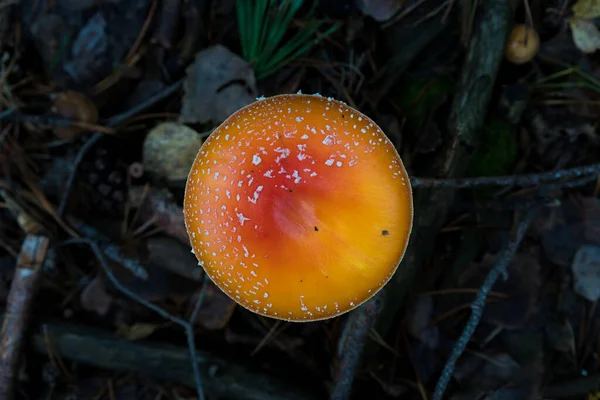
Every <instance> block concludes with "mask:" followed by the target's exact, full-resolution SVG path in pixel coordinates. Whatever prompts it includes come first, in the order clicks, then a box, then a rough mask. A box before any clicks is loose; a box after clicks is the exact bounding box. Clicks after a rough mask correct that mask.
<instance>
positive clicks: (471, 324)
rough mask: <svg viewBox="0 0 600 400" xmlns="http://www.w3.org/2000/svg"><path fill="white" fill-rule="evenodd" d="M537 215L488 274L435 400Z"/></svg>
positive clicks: (522, 225)
mask: <svg viewBox="0 0 600 400" xmlns="http://www.w3.org/2000/svg"><path fill="white" fill-rule="evenodd" d="M535 215H536V212H535V211H529V212H527V214H526V215H525V217H524V218H523V219H522V220H521V222H519V224H518V226H517V230H516V233H515V235H514V238H513V239H512V240H511V241H510V243H509V244H508V247H507V248H506V250H505V251H504V252H503V253H502V255H501V256H500V259H499V261H498V262H497V263H496V265H494V267H493V268H492V269H491V270H490V272H488V274H487V276H486V278H485V280H484V282H483V284H482V285H481V287H480V288H479V291H478V292H477V296H476V297H475V300H474V301H473V303H472V304H471V317H470V318H469V321H468V322H467V324H466V325H465V328H464V330H463V332H462V333H461V335H460V337H459V338H458V340H457V341H456V344H455V346H454V348H453V349H452V353H451V355H450V358H449V359H448V361H447V362H446V365H445V366H444V369H443V371H442V374H441V375H440V379H439V380H438V382H437V385H436V387H435V392H434V393H433V400H441V399H442V396H443V395H444V391H445V390H446V386H448V383H449V382H450V378H451V377H452V373H453V372H454V368H455V366H456V362H457V361H458V359H459V358H460V356H461V355H462V353H463V352H464V351H465V348H466V347H467V344H468V343H469V341H470V340H471V336H473V333H474V332H475V329H477V326H479V321H480V319H481V316H482V314H483V308H484V307H485V301H486V299H487V296H488V294H489V293H490V291H491V290H492V287H493V286H494V284H495V283H496V281H497V280H498V277H499V276H500V275H503V276H504V277H505V279H506V276H507V275H508V272H507V267H508V265H509V264H510V262H511V261H512V259H513V258H514V256H515V253H516V252H517V249H518V248H519V245H520V244H521V241H522V240H523V238H524V237H525V233H526V232H527V229H528V228H529V225H530V224H531V222H532V221H533V218H534V216H535Z"/></svg>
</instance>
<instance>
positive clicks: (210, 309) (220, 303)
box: [191, 281, 236, 330]
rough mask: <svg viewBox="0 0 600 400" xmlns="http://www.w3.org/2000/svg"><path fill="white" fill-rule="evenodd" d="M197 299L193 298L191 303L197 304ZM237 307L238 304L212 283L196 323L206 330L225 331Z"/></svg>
mask: <svg viewBox="0 0 600 400" xmlns="http://www.w3.org/2000/svg"><path fill="white" fill-rule="evenodd" d="M196 298H197V296H193V297H192V298H191V301H192V302H195V301H196ZM235 307H236V303H235V302H234V301H233V300H231V299H230V298H229V297H228V296H227V295H226V294H225V293H223V291H222V290H221V289H219V288H218V287H217V286H216V285H215V284H214V283H212V281H210V282H209V283H208V286H207V288H206V292H205V293H204V299H203V301H202V305H201V306H200V310H199V312H198V317H197V318H196V321H195V322H196V324H198V325H200V326H202V327H203V328H205V329H209V330H216V329H223V328H224V327H225V326H226V325H227V323H228V322H229V318H231V315H232V314H233V310H235Z"/></svg>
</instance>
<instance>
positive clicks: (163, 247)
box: [146, 236, 204, 281]
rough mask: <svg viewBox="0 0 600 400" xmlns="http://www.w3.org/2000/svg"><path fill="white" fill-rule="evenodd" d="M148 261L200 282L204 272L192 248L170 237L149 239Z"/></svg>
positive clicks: (147, 243)
mask: <svg viewBox="0 0 600 400" xmlns="http://www.w3.org/2000/svg"><path fill="white" fill-rule="evenodd" d="M146 245H147V246H148V253H149V255H148V259H149V260H150V261H151V262H152V263H153V264H154V265H156V266H159V267H161V268H164V269H166V270H169V271H171V272H174V273H176V274H178V275H180V276H183V277H186V278H189V279H192V280H194V281H199V280H200V278H201V277H202V275H203V273H204V271H203V270H202V268H201V267H200V266H198V260H197V259H196V256H194V255H193V254H192V253H191V252H190V248H189V247H187V246H185V245H183V244H181V243H180V242H179V241H178V240H176V239H174V238H171V237H168V236H154V237H151V238H148V240H147V242H146Z"/></svg>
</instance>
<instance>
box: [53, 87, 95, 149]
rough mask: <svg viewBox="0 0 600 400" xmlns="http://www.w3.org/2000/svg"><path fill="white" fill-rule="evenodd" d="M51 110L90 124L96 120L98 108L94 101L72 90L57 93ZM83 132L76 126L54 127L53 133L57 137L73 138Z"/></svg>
mask: <svg viewBox="0 0 600 400" xmlns="http://www.w3.org/2000/svg"><path fill="white" fill-rule="evenodd" d="M52 111H53V112H54V113H56V114H58V115H60V116H61V117H63V118H66V119H69V120H74V121H81V122H88V123H92V124H95V123H96V122H98V109H97V108H96V105H95V104H94V102H93V101H92V100H91V99H90V98H89V97H87V96H86V95H84V94H83V93H80V92H76V91H73V90H68V91H64V92H60V93H58V94H57V95H56V98H55V99H54V103H53V104H52ZM83 132H85V130H84V129H81V128H78V127H76V126H57V127H55V128H54V134H55V135H56V136H57V137H58V138H59V139H65V140H73V139H75V138H76V137H77V136H79V135H80V134H82V133H83Z"/></svg>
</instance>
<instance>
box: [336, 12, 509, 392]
mask: <svg viewBox="0 0 600 400" xmlns="http://www.w3.org/2000/svg"><path fill="white" fill-rule="evenodd" d="M479 7H480V10H479V15H478V18H476V19H475V21H477V23H478V26H477V27H476V30H475V31H474V32H473V35H472V37H471V39H470V42H469V48H468V51H467V54H466V57H465V60H464V64H463V66H462V71H461V76H460V79H459V82H458V85H457V90H456V93H455V95H454V98H453V100H452V111H451V114H450V118H449V121H448V135H447V138H446V141H445V143H444V145H443V146H442V148H441V149H440V150H439V151H438V152H437V154H436V156H435V159H434V162H433V163H432V170H431V171H421V172H420V175H421V176H433V177H437V178H457V177H462V176H463V175H464V173H465V170H466V169H467V167H468V165H469V161H470V159H471V155H472V154H473V152H474V150H475V149H476V148H477V144H478V138H479V135H480V132H481V130H482V128H483V124H484V121H485V117H486V114H487V109H488V106H489V102H490V99H491V96H492V92H493V89H494V84H495V81H496V76H497V73H498V70H499V67H500V64H501V62H502V58H503V56H504V47H505V43H506V39H507V37H508V33H509V31H510V28H511V21H512V16H513V11H514V7H513V5H512V4H511V2H510V1H508V0H488V1H485V2H481V3H480V6H479ZM455 195H456V189H454V188H435V189H431V188H427V189H418V190H415V193H414V208H415V209H414V222H413V230H412V234H411V238H410V242H409V245H408V248H407V250H406V253H405V255H404V259H403V260H402V263H401V265H400V267H399V268H398V271H397V272H396V274H395V275H394V277H393V278H392V279H391V280H390V282H389V283H388V284H387V285H386V286H385V288H384V289H383V290H382V291H381V292H380V293H378V294H377V296H376V297H375V298H373V299H371V302H382V306H381V308H379V307H372V306H370V305H369V304H364V305H363V306H361V307H359V308H358V309H357V310H355V311H354V312H352V313H350V314H349V315H348V321H347V324H346V327H347V328H349V329H354V330H356V331H357V332H359V331H368V330H365V329H361V326H362V324H365V323H366V324H369V327H372V328H374V329H375V331H376V332H377V333H378V334H379V335H380V336H381V337H385V336H386V334H387V332H388V331H389V329H390V328H391V325H392V323H393V321H394V318H395V316H396V314H397V313H398V311H399V310H400V307H401V306H402V302H403V300H404V299H405V297H406V296H407V295H408V293H409V290H410V288H412V287H414V286H413V282H414V278H415V275H416V273H417V271H418V270H420V269H421V268H422V267H423V266H424V265H426V263H427V262H428V261H429V260H430V257H431V254H432V251H433V248H434V245H435V238H436V236H437V234H438V232H439V230H440V229H441V227H442V224H443V223H444V222H445V220H446V217H447V214H448V210H449V207H450V205H451V204H452V203H453V200H454V197H455ZM374 310H377V311H376V312H374ZM351 335H352V333H351V332H350V333H348V332H345V333H344V335H343V336H344V337H348V336H351ZM367 338H368V337H367V336H364V338H363V340H364V341H365V343H363V345H364V346H366V347H365V350H364V352H365V354H364V356H365V358H368V357H369V356H370V355H371V353H372V352H373V351H374V347H373V343H370V342H367ZM353 351H355V352H356V351H358V352H359V353H360V352H361V348H358V349H353ZM353 358H354V359H358V358H359V357H358V356H357V355H356V354H355V355H354V357H353ZM355 369H356V368H348V367H346V370H345V371H343V370H340V371H338V376H336V381H337V382H340V383H342V382H344V386H345V390H337V391H336V390H334V391H333V392H332V396H331V398H332V399H336V400H341V399H345V398H348V397H349V395H350V389H349V387H350V385H351V382H352V380H353V378H354V377H353V376H352V377H348V376H345V374H347V372H346V371H354V370H355ZM336 389H339V387H336Z"/></svg>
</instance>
